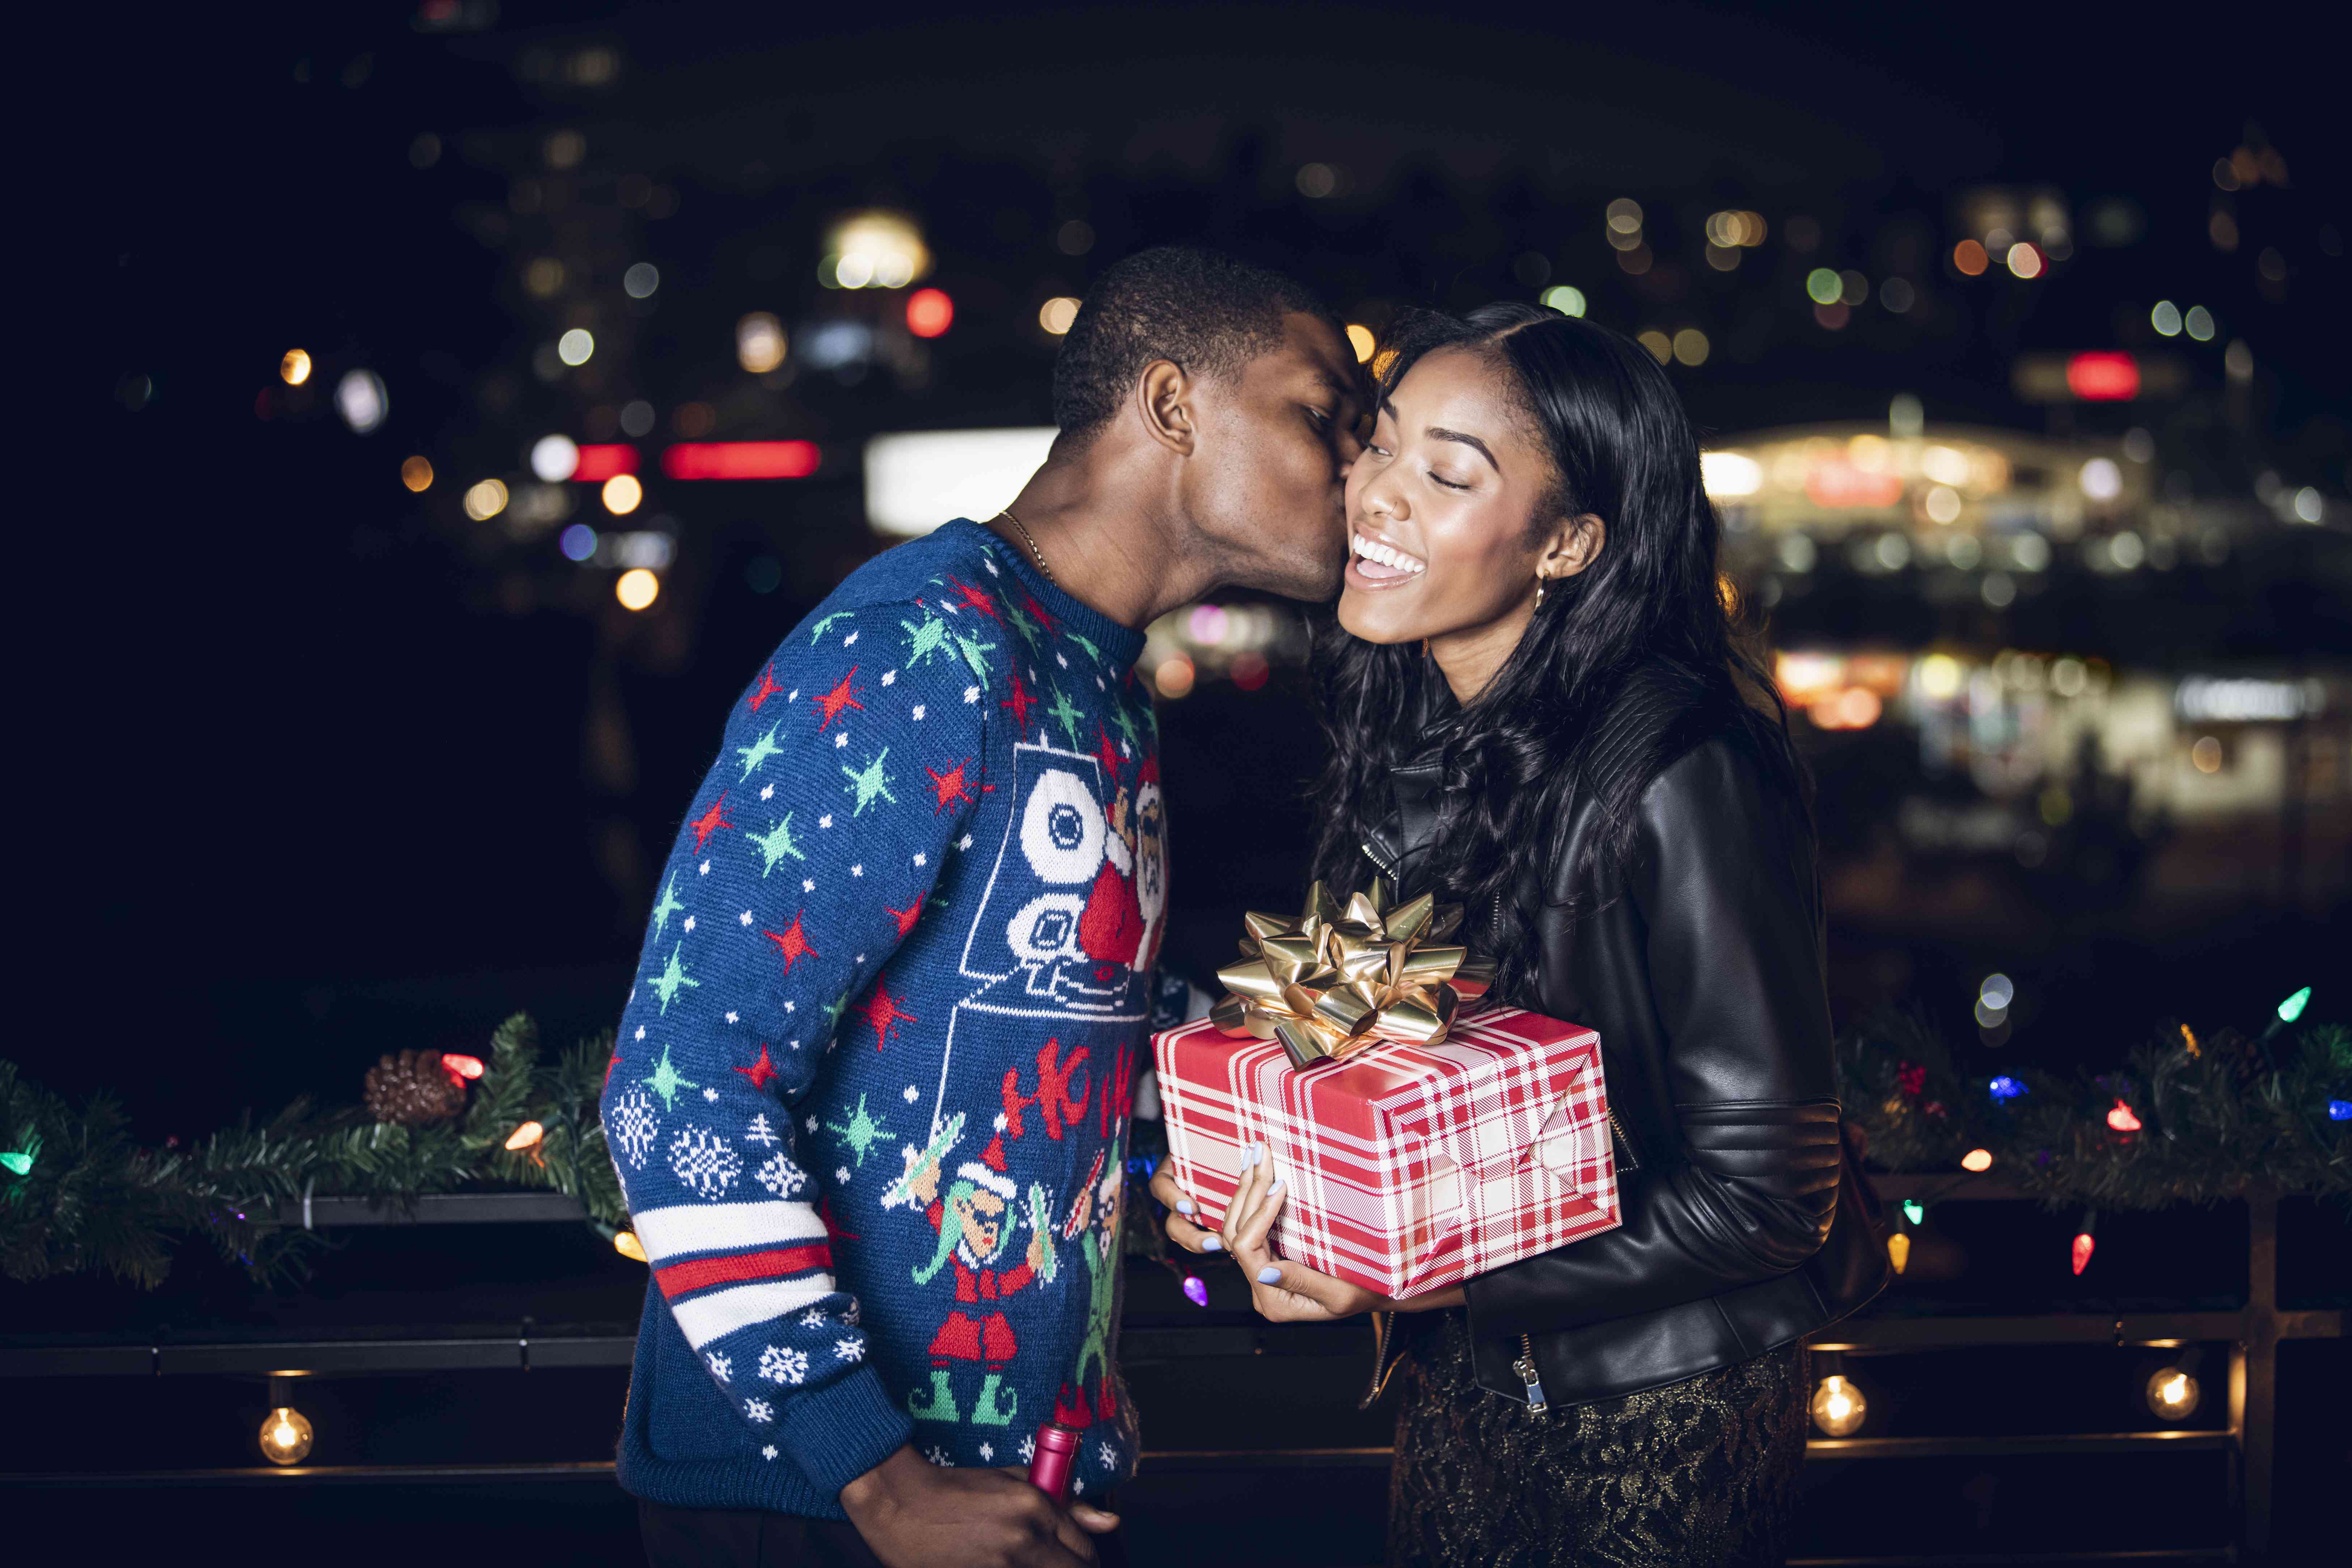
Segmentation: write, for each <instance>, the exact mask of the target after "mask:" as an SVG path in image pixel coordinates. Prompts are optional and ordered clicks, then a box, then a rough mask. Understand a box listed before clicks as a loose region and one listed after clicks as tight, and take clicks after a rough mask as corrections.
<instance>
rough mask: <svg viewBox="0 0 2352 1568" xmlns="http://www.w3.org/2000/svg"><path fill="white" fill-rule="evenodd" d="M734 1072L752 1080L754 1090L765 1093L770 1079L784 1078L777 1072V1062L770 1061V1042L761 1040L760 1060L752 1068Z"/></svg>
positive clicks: (739, 1069)
mask: <svg viewBox="0 0 2352 1568" xmlns="http://www.w3.org/2000/svg"><path fill="white" fill-rule="evenodd" d="M734 1070H735V1071H737V1072H740V1073H741V1074H742V1075H743V1076H744V1077H745V1078H748V1079H751V1087H752V1088H753V1089H760V1090H761V1091H763V1092H764V1091H765V1090H766V1089H767V1087H768V1080H769V1079H772V1078H782V1077H783V1076H784V1075H783V1074H782V1073H780V1072H778V1071H777V1070H776V1064H775V1062H774V1061H772V1059H770V1058H769V1056H768V1042H767V1041H765V1040H761V1042H760V1059H759V1060H758V1061H756V1062H753V1063H752V1064H751V1066H750V1067H747V1068H735V1069H734Z"/></svg>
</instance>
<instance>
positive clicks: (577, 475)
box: [572, 441, 637, 485]
mask: <svg viewBox="0 0 2352 1568" xmlns="http://www.w3.org/2000/svg"><path fill="white" fill-rule="evenodd" d="M636 471H637V449H636V448H635V447H632V446H630V445H629V444H628V443H627V442H625V441H616V442H610V443H606V444H604V445H601V446H588V447H581V448H580V463H579V466H578V467H576V468H573V469H572V482H573V483H574V484H583V485H601V484H603V483H604V481H605V480H606V479H611V478H613V477H614V475H616V474H634V473H635V472H636Z"/></svg>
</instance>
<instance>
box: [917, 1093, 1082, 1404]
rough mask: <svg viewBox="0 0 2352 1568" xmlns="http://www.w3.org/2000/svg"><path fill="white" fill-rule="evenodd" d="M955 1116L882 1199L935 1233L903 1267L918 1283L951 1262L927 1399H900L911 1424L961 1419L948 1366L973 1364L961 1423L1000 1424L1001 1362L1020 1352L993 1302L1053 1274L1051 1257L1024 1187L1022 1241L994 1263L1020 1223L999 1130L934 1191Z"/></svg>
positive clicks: (1035, 1194)
mask: <svg viewBox="0 0 2352 1568" xmlns="http://www.w3.org/2000/svg"><path fill="white" fill-rule="evenodd" d="M963 1122H964V1119H963V1115H962V1113H961V1112H958V1113H957V1114H956V1115H955V1116H952V1117H950V1119H949V1121H948V1124H947V1125H946V1127H944V1128H942V1129H941V1130H940V1135H939V1136H938V1137H936V1138H934V1139H933V1140H932V1141H931V1144H930V1147H929V1148H928V1149H925V1150H923V1151H922V1152H920V1153H917V1152H914V1151H913V1150H911V1149H909V1150H908V1163H907V1173H906V1174H905V1175H904V1176H903V1177H902V1178H900V1180H899V1182H898V1184H896V1185H894V1186H893V1187H892V1188H891V1190H890V1192H889V1193H888V1194H887V1195H886V1196H885V1197H884V1199H883V1206H884V1207H885V1208H889V1207H894V1206H897V1205H898V1204H901V1203H903V1204H905V1205H907V1206H908V1207H912V1206H914V1205H917V1204H920V1205H922V1206H923V1210H924V1217H926V1218H927V1219H929V1221H930V1223H931V1226H932V1227H933V1228H934V1229H936V1230H937V1231H938V1232H939V1237H940V1239H939V1246H938V1247H936V1248H935V1249H934V1250H933V1252H932V1254H931V1259H930V1261H929V1263H926V1264H922V1265H920V1266H919V1267H917V1268H914V1269H913V1270H912V1271H911V1273H912V1277H913V1279H914V1281H915V1283H916V1284H918V1285H928V1284H929V1283H930V1282H931V1280H932V1279H933V1278H935V1277H936V1276H937V1275H938V1274H939V1272H940V1269H941V1268H945V1267H946V1266H947V1265H948V1263H949V1262H950V1261H952V1262H953V1263H954V1265H955V1282H956V1292H955V1299H956V1302H957V1305H956V1308H955V1310H953V1311H951V1312H950V1313H949V1314H948V1318H947V1321H945V1322H943V1323H941V1324H940V1329H939V1332H937V1333H936V1334H934V1335H932V1336H931V1343H930V1351H929V1354H930V1359H931V1385H930V1388H929V1391H928V1392H929V1397H928V1398H926V1397H925V1396H924V1394H925V1391H922V1390H917V1391H916V1392H915V1393H913V1394H909V1395H908V1399H907V1410H908V1414H909V1415H912V1416H914V1417H915V1419H916V1420H918V1421H961V1420H962V1419H963V1418H964V1417H963V1415H962V1413H961V1410H960V1408H959V1407H958V1405H957V1403H956V1397H955V1390H954V1379H953V1371H954V1368H955V1366H956V1365H957V1363H963V1364H965V1365H970V1364H972V1363H978V1364H979V1366H980V1368H981V1372H982V1376H981V1381H980V1388H979V1391H978V1393H977V1394H976V1396H975V1397H974V1399H973V1401H972V1405H971V1419H972V1421H973V1423H974V1424H975V1425H978V1426H1012V1425H1013V1421H1014V1420H1015V1419H1017V1418H1018V1416H1019V1415H1020V1401H1019V1400H1018V1399H1017V1398H1016V1397H1015V1396H1014V1394H1013V1391H1012V1390H1011V1389H1009V1388H1006V1387H1004V1386H1003V1373H1004V1368H1005V1366H1006V1365H1007V1363H1010V1362H1011V1361H1012V1360H1013V1357H1014V1356H1015V1355H1017V1354H1019V1353H1020V1349H1021V1347H1020V1344H1019V1342H1018V1341H1017V1340H1016V1339H1015V1337H1014V1335H1013V1325H1012V1324H1011V1323H1010V1322H1009V1321H1006V1319H1005V1316H1004V1314H1003V1312H1002V1311H999V1310H993V1304H994V1303H996V1302H998V1301H1002V1300H1006V1299H1007V1298H1009V1297H1011V1296H1013V1294H1015V1293H1016V1292H1018V1291H1019V1290H1021V1289H1023V1288H1024V1287H1025V1286H1027V1285H1029V1284H1030V1283H1031V1282H1032V1281H1033V1280H1040V1279H1042V1280H1044V1281H1045V1282H1047V1283H1051V1282H1052V1280H1053V1279H1054V1277H1055V1274H1056V1273H1057V1272H1058V1269H1057V1268H1056V1264H1055V1255H1054V1248H1053V1243H1052V1238H1051V1236H1050V1234H1049V1232H1050V1224H1049V1222H1048V1221H1047V1220H1046V1202H1047V1200H1046V1197H1045V1189H1044V1188H1043V1187H1042V1186H1033V1187H1032V1188H1031V1189H1030V1194H1029V1208H1030V1214H1029V1216H1028V1221H1027V1223H1028V1225H1029V1227H1030V1235H1029V1246H1028V1248H1027V1250H1026V1253H1025V1255H1024V1258H1023V1259H1022V1261H1021V1262H1020V1263H1018V1264H1017V1265H1015V1266H1014V1267H1013V1268H998V1267H997V1264H998V1260H999V1259H1001V1258H1003V1257H1004V1255H1005V1254H1006V1252H1007V1251H1008V1250H1009V1249H1010V1248H1011V1247H1012V1245H1013V1231H1014V1230H1015V1229H1016V1228H1017V1227H1018V1226H1019V1225H1020V1224H1021V1223H1022V1218H1021V1216H1020V1215H1016V1214H1014V1213H1013V1212H1012V1210H1013V1202H1014V1200H1015V1199H1016V1197H1017V1196H1018V1195H1019V1189H1018V1188H1017V1187H1015V1186H1014V1184H1013V1179H1012V1178H1011V1177H1010V1176H1008V1175H1006V1174H1005V1172H1004V1136H1003V1130H1002V1129H999V1131H997V1133H996V1135H995V1136H994V1137H992V1138H991V1139H990V1140H989V1142H988V1147H987V1148H986V1149H985V1150H984V1151H982V1154H981V1157H980V1158H979V1159H977V1160H966V1161H965V1162H964V1163H962V1164H961V1165H958V1166H957V1167H956V1170H955V1174H954V1176H953V1178H952V1179H950V1180H949V1181H948V1183H947V1186H946V1189H945V1191H941V1189H940V1177H941V1173H942V1167H943V1166H944V1165H945V1164H946V1162H947V1156H948V1153H949V1152H950V1150H952V1149H953V1148H954V1146H955V1143H956V1142H957V1140H958V1139H960V1138H961V1136H962V1133H963ZM983 1305H986V1306H988V1307H990V1309H991V1310H988V1311H987V1312H985V1313H984V1314H982V1315H980V1316H974V1315H973V1314H972V1313H971V1312H968V1311H966V1310H964V1309H965V1308H966V1307H980V1306H983Z"/></svg>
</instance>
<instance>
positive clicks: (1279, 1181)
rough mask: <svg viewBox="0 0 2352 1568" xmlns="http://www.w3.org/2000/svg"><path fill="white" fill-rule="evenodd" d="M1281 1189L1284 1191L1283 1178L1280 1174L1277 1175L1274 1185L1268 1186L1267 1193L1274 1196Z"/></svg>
mask: <svg viewBox="0 0 2352 1568" xmlns="http://www.w3.org/2000/svg"><path fill="white" fill-rule="evenodd" d="M1280 1191H1282V1178H1281V1177H1280V1176H1276V1177H1275V1179H1274V1185H1272V1186H1270V1187H1268V1188H1266V1190H1265V1195H1266V1196H1267V1197H1272V1196H1274V1194H1276V1193H1278V1192H1280Z"/></svg>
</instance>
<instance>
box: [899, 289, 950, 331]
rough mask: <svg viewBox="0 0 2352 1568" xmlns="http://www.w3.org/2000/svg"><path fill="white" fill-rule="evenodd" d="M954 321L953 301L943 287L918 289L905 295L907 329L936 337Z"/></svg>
mask: <svg viewBox="0 0 2352 1568" xmlns="http://www.w3.org/2000/svg"><path fill="white" fill-rule="evenodd" d="M954 322H955V301H954V300H950V299H949V298H948V293H947V290H946V289H916V290H915V291H914V292H913V293H912V294H909V295H908V296H907V330H908V331H910V332H912V333H914V334H915V335H916V336H917V337H919V338H936V337H938V336H939V335H940V333H942V332H944V331H947V330H948V328H949V327H950V326H952V325H953V324H954Z"/></svg>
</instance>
